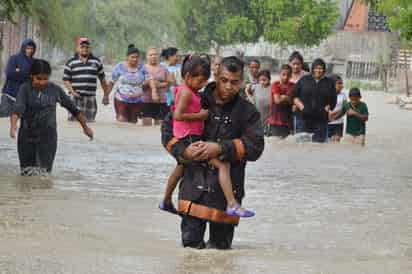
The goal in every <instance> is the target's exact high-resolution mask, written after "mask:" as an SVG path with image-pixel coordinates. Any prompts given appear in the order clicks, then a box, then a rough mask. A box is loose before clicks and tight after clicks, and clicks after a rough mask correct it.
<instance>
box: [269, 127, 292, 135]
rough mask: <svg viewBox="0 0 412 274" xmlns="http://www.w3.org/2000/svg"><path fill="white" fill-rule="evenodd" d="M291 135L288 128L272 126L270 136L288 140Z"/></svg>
mask: <svg viewBox="0 0 412 274" xmlns="http://www.w3.org/2000/svg"><path fill="white" fill-rule="evenodd" d="M289 135H290V128H289V127H288V126H276V125H270V128H269V134H268V136H276V137H280V138H286V137H288V136H289Z"/></svg>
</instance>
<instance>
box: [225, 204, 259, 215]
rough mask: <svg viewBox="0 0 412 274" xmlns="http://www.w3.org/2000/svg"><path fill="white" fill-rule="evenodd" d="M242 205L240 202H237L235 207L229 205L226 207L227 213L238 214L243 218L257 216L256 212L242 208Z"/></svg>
mask: <svg viewBox="0 0 412 274" xmlns="http://www.w3.org/2000/svg"><path fill="white" fill-rule="evenodd" d="M240 209H241V206H240V205H239V204H236V205H235V206H234V207H228V208H227V209H226V214H227V215H229V216H237V217H241V218H249V217H253V216H255V212H253V211H250V210H247V209H243V210H240Z"/></svg>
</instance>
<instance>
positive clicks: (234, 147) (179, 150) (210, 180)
mask: <svg viewBox="0 0 412 274" xmlns="http://www.w3.org/2000/svg"><path fill="white" fill-rule="evenodd" d="M215 88H216V84H215V83H211V84H209V85H208V86H207V87H206V88H205V91H204V92H203V93H202V95H201V96H202V105H203V106H204V107H205V108H207V109H208V110H209V118H208V120H207V121H205V130H204V139H205V140H206V141H213V142H217V143H220V144H221V146H222V150H223V153H222V155H221V156H220V157H219V159H221V160H222V161H227V162H230V164H231V179H232V184H233V189H234V194H235V197H236V199H237V200H238V201H239V202H240V201H241V200H242V198H243V197H244V195H245V190H244V182H245V168H246V162H247V161H256V160H257V159H258V158H259V157H260V155H261V154H262V152H263V149H264V135H263V129H262V125H261V122H260V114H259V112H258V111H257V110H256V108H255V107H254V106H253V105H252V104H251V103H249V102H247V101H246V100H245V99H243V98H241V97H240V96H236V97H235V98H234V99H233V100H232V101H230V102H229V103H227V104H225V105H218V104H216V101H215V98H214V90H215ZM172 129H173V122H172V114H169V115H168V116H167V118H166V119H165V120H164V122H163V124H162V129H161V131H162V143H163V146H164V147H165V148H167V149H168V150H169V152H170V153H171V154H172V155H173V156H174V157H175V158H177V159H179V158H181V157H182V155H183V152H184V150H185V145H184V144H183V143H179V142H177V143H175V144H174V145H173V146H171V145H170V144H171V143H173V141H172V140H173V130H172ZM217 175H218V171H217V170H216V169H213V168H211V167H209V166H208V165H207V164H206V163H204V162H190V163H187V164H185V168H184V177H183V179H182V182H181V184H180V190H179V199H180V200H189V201H192V202H195V203H198V204H201V205H205V206H208V207H211V208H217V209H221V210H225V209H226V200H225V197H224V195H223V192H222V190H221V188H220V185H219V182H218V176H217Z"/></svg>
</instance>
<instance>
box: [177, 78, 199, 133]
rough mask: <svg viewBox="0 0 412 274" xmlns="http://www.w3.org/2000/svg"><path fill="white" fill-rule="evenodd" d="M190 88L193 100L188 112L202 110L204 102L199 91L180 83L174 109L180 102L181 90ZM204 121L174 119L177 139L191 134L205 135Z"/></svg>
mask: <svg viewBox="0 0 412 274" xmlns="http://www.w3.org/2000/svg"><path fill="white" fill-rule="evenodd" d="M183 89H186V90H190V91H191V92H192V100H191V101H190V104H189V106H188V108H187V109H186V113H199V112H200V111H201V110H202V104H201V103H200V95H199V93H198V92H196V91H193V90H191V89H190V88H189V87H187V86H186V85H180V86H177V87H175V89H174V94H175V105H174V106H173V107H172V110H175V109H176V106H177V104H178V102H179V97H180V92H181V91H182V90H183ZM203 129H204V122H203V121H190V122H189V121H177V120H175V119H173V135H174V137H175V138H177V139H179V140H180V139H182V138H184V137H187V136H189V135H198V136H201V135H203Z"/></svg>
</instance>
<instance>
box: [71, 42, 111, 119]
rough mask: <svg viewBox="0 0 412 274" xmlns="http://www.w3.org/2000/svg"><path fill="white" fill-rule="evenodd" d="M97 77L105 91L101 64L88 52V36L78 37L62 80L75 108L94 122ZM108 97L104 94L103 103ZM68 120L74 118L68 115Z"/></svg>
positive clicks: (106, 101)
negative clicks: (74, 50) (73, 53)
mask: <svg viewBox="0 0 412 274" xmlns="http://www.w3.org/2000/svg"><path fill="white" fill-rule="evenodd" d="M97 79H99V81H100V83H101V85H102V88H103V91H104V93H105V94H106V92H107V90H108V89H107V87H108V85H107V82H106V80H105V74H104V70H103V64H102V62H101V61H100V60H99V58H97V57H95V56H93V54H92V53H91V52H90V41H89V39H88V38H79V39H78V41H77V52H76V54H75V55H74V56H73V57H72V58H71V59H70V60H69V61H68V62H67V63H66V66H65V67H64V76H63V81H64V85H65V86H66V88H67V90H68V91H69V94H70V95H71V96H72V98H73V101H74V103H75V104H76V106H77V108H78V109H79V110H80V111H81V112H83V113H84V114H85V115H86V118H87V121H88V122H94V121H95V118H96V113H97V102H96V90H97ZM108 103H109V102H108V97H107V96H104V100H103V104H105V105H107V104H108ZM69 120H70V121H74V120H75V118H74V117H72V116H70V117H69Z"/></svg>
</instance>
